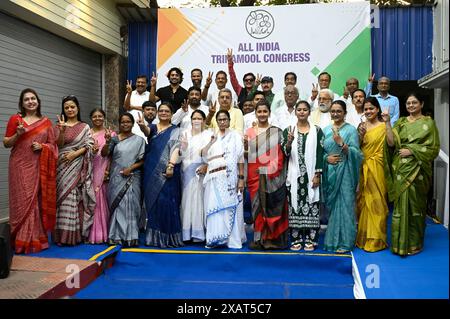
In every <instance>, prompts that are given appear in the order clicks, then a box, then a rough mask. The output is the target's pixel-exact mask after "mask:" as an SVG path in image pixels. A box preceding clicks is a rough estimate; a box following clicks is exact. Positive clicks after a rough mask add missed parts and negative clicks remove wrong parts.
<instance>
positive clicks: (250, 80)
mask: <svg viewBox="0 0 450 319" xmlns="http://www.w3.org/2000/svg"><path fill="white" fill-rule="evenodd" d="M253 81H255V79H254V78H247V79H244V82H253Z"/></svg>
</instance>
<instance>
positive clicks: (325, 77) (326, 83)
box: [308, 72, 340, 111]
mask: <svg viewBox="0 0 450 319" xmlns="http://www.w3.org/2000/svg"><path fill="white" fill-rule="evenodd" d="M317 79H318V81H319V83H318V84H313V88H312V91H311V96H310V97H309V99H308V103H309V104H311V111H314V110H315V109H317V108H318V106H319V101H318V100H317V96H318V94H319V91H320V90H323V89H329V88H330V84H331V74H330V73H328V72H322V73H320V74H319V76H318V77H317ZM339 99H340V97H339V95H337V94H336V93H333V96H332V100H331V101H334V100H339Z"/></svg>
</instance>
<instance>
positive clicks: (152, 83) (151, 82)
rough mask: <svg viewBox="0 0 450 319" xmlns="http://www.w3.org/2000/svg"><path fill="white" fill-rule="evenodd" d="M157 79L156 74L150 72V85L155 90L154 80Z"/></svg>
mask: <svg viewBox="0 0 450 319" xmlns="http://www.w3.org/2000/svg"><path fill="white" fill-rule="evenodd" d="M157 77H158V73H156V75H155V72H152V78H151V79H150V85H151V86H153V87H155V88H156V79H157Z"/></svg>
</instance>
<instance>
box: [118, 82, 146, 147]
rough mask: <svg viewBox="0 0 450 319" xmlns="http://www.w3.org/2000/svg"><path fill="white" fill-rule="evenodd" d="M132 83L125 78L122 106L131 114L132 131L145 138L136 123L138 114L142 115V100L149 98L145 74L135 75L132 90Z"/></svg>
mask: <svg viewBox="0 0 450 319" xmlns="http://www.w3.org/2000/svg"><path fill="white" fill-rule="evenodd" d="M132 85H133V81H129V80H127V86H126V95H125V101H124V104H123V108H124V110H125V111H126V112H129V113H130V114H131V115H133V118H134V125H133V128H132V132H133V133H134V134H136V135H138V136H140V137H142V138H144V139H145V140H147V138H146V137H145V135H144V133H142V131H141V130H140V128H139V126H138V125H137V121H138V119H139V115H141V116H142V104H144V102H146V101H148V100H149V98H150V92H148V91H147V76H146V75H138V76H137V77H136V89H135V90H133V88H132Z"/></svg>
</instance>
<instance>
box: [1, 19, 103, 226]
mask: <svg viewBox="0 0 450 319" xmlns="http://www.w3.org/2000/svg"><path fill="white" fill-rule="evenodd" d="M101 61H102V60H101V55H100V54H98V53H95V52H93V51H91V50H88V49H86V48H83V47H81V46H79V45H77V44H74V43H72V42H70V41H67V40H65V39H62V38H59V37H58V36H56V35H53V34H51V33H49V32H47V31H44V30H42V29H39V28H37V27H34V26H32V25H30V24H27V23H25V22H23V21H20V20H18V19H16V18H13V17H11V16H8V15H6V14H4V13H2V12H0V66H1V67H0V132H1V134H0V135H1V136H2V139H3V136H4V133H5V130H6V124H7V122H8V119H9V117H10V116H11V115H13V114H15V113H17V111H18V99H19V94H20V91H21V90H23V89H24V88H27V87H31V88H33V89H35V90H36V91H37V93H38V95H39V97H40V99H41V102H42V105H41V110H42V113H43V115H44V116H47V117H49V118H50V119H51V120H52V121H55V120H56V114H59V113H60V112H61V99H62V97H63V96H66V95H69V94H73V95H75V96H77V97H78V99H79V101H80V105H81V115H82V118H83V120H86V121H87V120H88V117H89V112H90V110H91V109H92V108H94V107H101V103H102V100H101V97H102V94H101V93H102V92H101V63H102V62H101ZM8 160H9V150H8V149H5V148H4V147H3V146H0V220H2V219H4V218H5V217H7V216H8V213H9V212H8V174H7V173H8Z"/></svg>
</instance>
